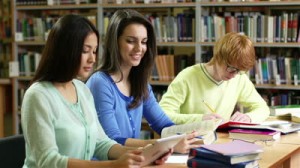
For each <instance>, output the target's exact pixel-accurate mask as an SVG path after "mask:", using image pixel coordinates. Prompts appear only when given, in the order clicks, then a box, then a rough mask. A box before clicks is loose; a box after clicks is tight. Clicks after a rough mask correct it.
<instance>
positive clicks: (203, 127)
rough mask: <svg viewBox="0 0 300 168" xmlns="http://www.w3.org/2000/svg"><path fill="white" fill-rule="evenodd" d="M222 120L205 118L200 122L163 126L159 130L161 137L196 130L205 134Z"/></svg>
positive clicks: (214, 128)
mask: <svg viewBox="0 0 300 168" xmlns="http://www.w3.org/2000/svg"><path fill="white" fill-rule="evenodd" d="M221 122H222V120H220V119H218V120H205V121H201V122H194V123H188V124H181V125H173V126H171V127H167V128H164V129H163V130H162V132H161V137H162V138H164V137H168V136H171V135H176V134H183V133H191V132H193V131H197V132H198V133H199V135H205V134H207V133H208V132H211V131H214V130H216V128H217V127H218V126H219V124H220V123H221Z"/></svg>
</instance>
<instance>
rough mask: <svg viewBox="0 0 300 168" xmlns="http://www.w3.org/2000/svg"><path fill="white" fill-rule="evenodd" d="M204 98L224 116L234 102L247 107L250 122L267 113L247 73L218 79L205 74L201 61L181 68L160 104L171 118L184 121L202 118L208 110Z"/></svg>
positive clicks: (260, 118) (178, 122)
mask: <svg viewBox="0 0 300 168" xmlns="http://www.w3.org/2000/svg"><path fill="white" fill-rule="evenodd" d="M203 100H204V101H205V102H206V103H208V104H209V105H210V107H211V108H213V109H214V110H215V111H216V113H217V114H219V115H221V116H222V117H223V118H224V120H229V119H230V117H231V115H232V112H233V110H234V108H235V105H236V104H237V103H238V104H240V105H242V106H243V107H244V108H245V109H246V111H245V112H246V114H247V115H249V116H250V118H251V122H255V123H256V122H258V123H259V122H262V121H264V120H265V119H267V118H268V116H269V113H270V110H269V107H268V106H267V104H266V102H265V101H264V99H263V98H262V97H261V96H260V95H259V93H258V92H257V91H256V89H255V87H254V85H253V83H252V82H251V81H250V80H249V77H248V76H247V74H237V75H236V76H235V77H234V78H232V79H230V80H228V81H222V82H219V83H218V82H217V81H215V80H214V79H213V78H212V77H211V76H210V75H209V74H208V72H207V71H206V69H205V68H204V64H196V65H193V66H191V67H188V68H186V69H184V70H182V71H181V72H180V73H179V74H178V75H177V76H176V78H175V79H174V80H173V81H172V83H171V84H170V85H169V87H168V90H167V92H166V93H165V94H164V95H163V97H162V99H161V101H160V103H159V104H160V106H161V107H162V109H163V110H164V112H166V114H167V115H168V116H169V117H170V118H171V120H172V121H173V122H175V123H176V124H183V123H190V122H195V121H201V120H202V116H203V114H206V113H210V112H211V111H210V109H209V108H208V107H207V106H206V105H205V104H204V103H203Z"/></svg>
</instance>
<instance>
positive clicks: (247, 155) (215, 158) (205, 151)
mask: <svg viewBox="0 0 300 168" xmlns="http://www.w3.org/2000/svg"><path fill="white" fill-rule="evenodd" d="M261 152H263V150H262V147H261V146H259V145H256V144H254V143H249V142H245V141H241V140H234V141H231V142H228V143H222V144H210V145H202V146H201V147H199V148H192V149H191V150H190V153H189V159H188V161H187V165H188V167H190V168H198V167H209V168H219V167H222V168H258V167H259V163H258V160H259V159H260V155H259V154H260V153H261Z"/></svg>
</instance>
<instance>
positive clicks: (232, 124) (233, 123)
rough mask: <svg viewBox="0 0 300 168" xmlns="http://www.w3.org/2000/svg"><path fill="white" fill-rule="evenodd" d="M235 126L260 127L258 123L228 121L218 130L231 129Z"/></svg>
mask: <svg viewBox="0 0 300 168" xmlns="http://www.w3.org/2000/svg"><path fill="white" fill-rule="evenodd" d="M234 125H258V124H257V123H248V122H237V121H227V122H225V123H222V124H220V125H219V126H218V130H220V129H229V128H231V127H232V126H234Z"/></svg>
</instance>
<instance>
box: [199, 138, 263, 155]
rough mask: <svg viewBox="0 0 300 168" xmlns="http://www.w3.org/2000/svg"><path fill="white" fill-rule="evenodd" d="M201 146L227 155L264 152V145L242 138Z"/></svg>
mask: <svg viewBox="0 0 300 168" xmlns="http://www.w3.org/2000/svg"><path fill="white" fill-rule="evenodd" d="M201 147H202V148H205V149H207V150H211V151H214V152H217V153H220V154H222V155H225V156H237V155H248V154H255V153H261V152H263V148H262V146H260V145H257V144H254V143H250V142H246V141H242V140H233V141H231V142H226V143H219V144H210V145H202V146H201Z"/></svg>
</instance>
